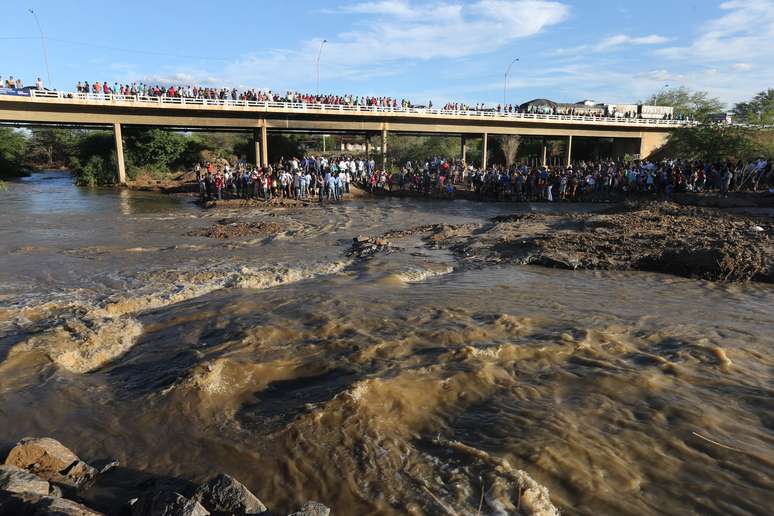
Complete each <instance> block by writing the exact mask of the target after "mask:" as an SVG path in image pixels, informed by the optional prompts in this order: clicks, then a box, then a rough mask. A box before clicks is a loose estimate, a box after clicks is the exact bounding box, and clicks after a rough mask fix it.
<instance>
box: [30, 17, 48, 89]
mask: <svg viewBox="0 0 774 516" xmlns="http://www.w3.org/2000/svg"><path fill="white" fill-rule="evenodd" d="M28 11H29V12H30V14H31V15H32V16H33V17H34V18H35V23H36V24H37V25H38V31H39V32H40V42H41V43H42V44H43V60H44V61H45V62H46V77H47V78H48V86H49V87H50V88H53V87H54V85H53V84H51V69H50V68H49V67H48V48H46V36H45V35H44V34H43V28H42V27H41V26H40V20H38V15H37V14H35V11H33V10H32V9H28Z"/></svg>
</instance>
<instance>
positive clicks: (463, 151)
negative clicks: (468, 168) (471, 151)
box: [460, 136, 468, 165]
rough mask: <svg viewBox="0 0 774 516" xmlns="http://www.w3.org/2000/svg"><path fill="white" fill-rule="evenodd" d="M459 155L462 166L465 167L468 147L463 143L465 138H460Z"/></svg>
mask: <svg viewBox="0 0 774 516" xmlns="http://www.w3.org/2000/svg"><path fill="white" fill-rule="evenodd" d="M460 155H461V156H462V164H463V165H466V164H467V162H468V158H467V156H468V146H467V142H466V141H465V136H461V137H460Z"/></svg>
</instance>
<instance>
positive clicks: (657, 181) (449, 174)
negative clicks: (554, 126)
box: [358, 157, 774, 201]
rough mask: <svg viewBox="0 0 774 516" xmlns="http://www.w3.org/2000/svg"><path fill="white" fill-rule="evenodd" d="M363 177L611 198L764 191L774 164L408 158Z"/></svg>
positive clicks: (542, 196) (399, 186)
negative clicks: (551, 163)
mask: <svg viewBox="0 0 774 516" xmlns="http://www.w3.org/2000/svg"><path fill="white" fill-rule="evenodd" d="M358 180H359V181H360V182H362V183H363V185H364V186H365V188H367V189H368V190H370V191H372V192H377V193H378V192H415V193H419V194H423V195H425V196H436V197H449V198H453V197H454V196H455V194H458V193H459V192H460V191H466V192H471V193H473V194H474V195H475V197H476V198H479V199H490V200H510V201H560V200H561V201H583V200H592V199H594V198H598V197H605V196H627V195H656V196H670V195H672V194H674V193H685V192H695V193H702V192H719V193H720V194H721V195H727V194H728V193H729V192H732V191H744V190H749V191H758V190H760V189H764V188H772V187H774V172H772V163H770V162H769V161H767V160H765V159H763V158H759V159H756V160H750V161H748V162H742V161H739V162H737V163H731V162H719V163H710V162H701V161H687V160H667V161H662V162H651V161H634V162H624V161H615V160H602V161H580V162H577V163H573V164H571V165H568V166H560V167H548V166H532V167H530V166H526V165H515V166H512V167H504V166H499V165H494V166H492V167H488V168H487V169H486V170H482V169H480V168H476V167H473V166H466V165H465V164H463V163H462V162H460V161H458V160H457V161H455V160H445V159H441V158H437V157H436V158H433V159H430V160H427V161H425V162H424V163H420V164H416V163H411V162H407V163H405V164H403V165H402V166H401V167H400V169H399V170H397V171H395V172H392V173H388V172H386V171H382V170H376V171H374V172H369V173H368V174H367V176H366V177H365V178H358Z"/></svg>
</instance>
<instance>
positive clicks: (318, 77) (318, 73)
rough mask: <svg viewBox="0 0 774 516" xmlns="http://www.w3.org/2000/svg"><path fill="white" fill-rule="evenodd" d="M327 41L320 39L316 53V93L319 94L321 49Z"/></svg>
mask: <svg viewBox="0 0 774 516" xmlns="http://www.w3.org/2000/svg"><path fill="white" fill-rule="evenodd" d="M327 42H328V40H327V39H324V40H322V43H320V51H319V52H318V53H317V95H318V96H319V95H320V58H321V57H322V51H323V47H324V46H325V44H326V43H327Z"/></svg>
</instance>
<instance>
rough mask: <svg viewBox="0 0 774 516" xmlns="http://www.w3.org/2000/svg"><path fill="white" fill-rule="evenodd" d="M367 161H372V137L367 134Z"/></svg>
mask: <svg viewBox="0 0 774 516" xmlns="http://www.w3.org/2000/svg"><path fill="white" fill-rule="evenodd" d="M365 148H366V159H370V156H371V136H370V135H368V134H366V137H365Z"/></svg>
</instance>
